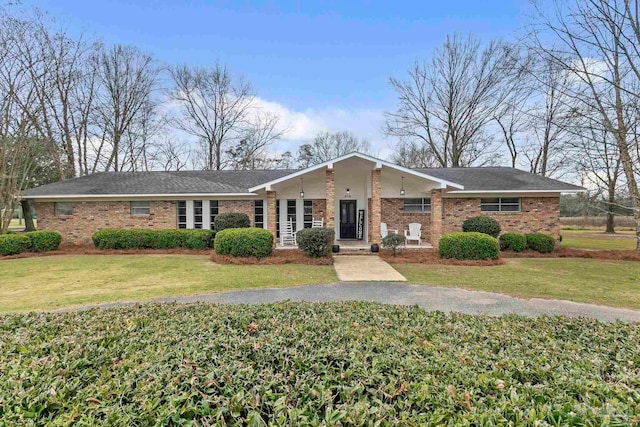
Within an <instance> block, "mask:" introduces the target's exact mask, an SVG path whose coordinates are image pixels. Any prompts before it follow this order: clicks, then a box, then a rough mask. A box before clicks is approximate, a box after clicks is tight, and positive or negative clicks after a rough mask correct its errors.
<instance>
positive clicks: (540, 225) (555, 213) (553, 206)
mask: <svg viewBox="0 0 640 427" xmlns="http://www.w3.org/2000/svg"><path fill="white" fill-rule="evenodd" d="M521 203H522V205H521V212H481V211H480V199H479V198H464V199H458V198H456V199H446V198H445V199H444V213H443V216H444V220H443V234H447V233H454V232H456V231H462V223H463V222H464V220H465V219H467V218H470V217H473V216H478V215H488V216H491V217H493V218H495V219H496V220H498V222H499V223H500V226H501V227H502V233H508V232H514V233H534V232H539V233H547V234H551V235H553V236H554V237H555V238H556V239H557V238H558V237H559V236H560V198H559V197H522V198H521Z"/></svg>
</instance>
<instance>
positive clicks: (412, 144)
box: [391, 140, 440, 169]
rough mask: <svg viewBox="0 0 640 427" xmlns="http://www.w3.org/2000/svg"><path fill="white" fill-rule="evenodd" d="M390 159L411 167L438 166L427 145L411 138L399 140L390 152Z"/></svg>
mask: <svg viewBox="0 0 640 427" xmlns="http://www.w3.org/2000/svg"><path fill="white" fill-rule="evenodd" d="M391 161H392V162H393V163H395V164H397V165H400V166H404V167H405V168H411V169H414V168H434V167H439V166H440V164H439V163H438V160H437V159H436V157H435V156H434V155H433V152H432V151H431V149H430V148H429V146H427V145H426V144H421V143H419V142H417V141H413V140H412V141H403V142H400V143H399V144H398V145H397V146H396V147H395V150H394V152H393V153H392V154H391Z"/></svg>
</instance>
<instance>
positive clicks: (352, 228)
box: [340, 200, 357, 239]
mask: <svg viewBox="0 0 640 427" xmlns="http://www.w3.org/2000/svg"><path fill="white" fill-rule="evenodd" d="M356 212H357V211H356V201H355V200H340V238H341V239H355V238H356Z"/></svg>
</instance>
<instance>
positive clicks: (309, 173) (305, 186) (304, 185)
mask: <svg viewBox="0 0 640 427" xmlns="http://www.w3.org/2000/svg"><path fill="white" fill-rule="evenodd" d="M450 184H451V185H452V186H456V185H457V184H452V183H448V182H446V181H443V180H441V179H438V178H435V177H431V176H428V175H425V174H422V173H420V172H417V171H414V170H411V169H406V168H403V167H400V166H397V165H394V164H391V163H388V162H385V161H382V160H379V159H375V158H373V157H370V156H366V155H363V154H359V153H353V154H350V155H347V156H343V157H340V158H337V159H334V160H332V161H329V162H325V163H321V164H319V165H315V166H312V167H309V168H306V169H302V170H300V171H298V172H295V173H293V174H290V175H287V176H285V177H282V178H280V179H277V180H274V181H271V182H268V183H265V184H261V185H260V186H257V187H254V188H251V189H250V191H252V192H255V193H257V194H262V195H263V196H264V198H265V199H266V214H267V221H266V223H267V228H268V229H269V230H270V231H271V232H272V233H273V234H274V236H275V238H276V239H275V240H276V242H277V247H278V248H288V247H296V245H295V239H292V238H291V236H290V234H295V233H297V232H298V231H300V230H302V229H303V228H309V227H312V226H319V225H322V226H324V227H327V228H332V229H333V230H335V241H336V244H339V245H340V246H341V247H342V248H367V249H368V248H369V247H370V245H371V244H372V243H378V244H379V243H381V239H382V237H383V236H382V234H384V232H385V228H386V229H387V230H389V232H397V233H399V234H403V235H404V234H405V233H408V232H409V229H410V226H409V225H410V224H414V225H413V226H412V227H411V229H412V233H411V237H414V238H415V237H418V239H419V240H411V241H409V242H408V244H407V245H406V247H407V248H409V249H414V248H415V249H419V248H425V249H427V248H431V247H433V245H435V244H437V241H438V240H439V237H440V226H441V218H442V190H443V189H446V188H447V186H448V185H450ZM415 224H419V226H418V227H417V229H418V230H419V231H418V232H417V233H416V232H415V229H416V226H415ZM385 225H386V227H385ZM434 242H436V243H434Z"/></svg>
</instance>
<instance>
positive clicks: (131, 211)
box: [129, 200, 151, 216]
mask: <svg viewBox="0 0 640 427" xmlns="http://www.w3.org/2000/svg"><path fill="white" fill-rule="evenodd" d="M134 203H146V204H147V206H143V207H141V206H136V207H134V206H133V204H134ZM136 209H146V210H147V212H145V213H136V211H135V210H136ZM129 214H130V215H131V216H149V215H151V201H149V200H131V201H130V202H129Z"/></svg>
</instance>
